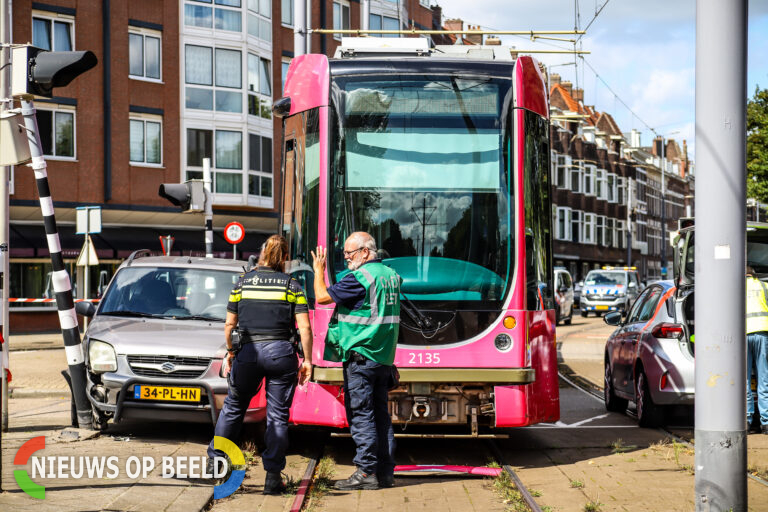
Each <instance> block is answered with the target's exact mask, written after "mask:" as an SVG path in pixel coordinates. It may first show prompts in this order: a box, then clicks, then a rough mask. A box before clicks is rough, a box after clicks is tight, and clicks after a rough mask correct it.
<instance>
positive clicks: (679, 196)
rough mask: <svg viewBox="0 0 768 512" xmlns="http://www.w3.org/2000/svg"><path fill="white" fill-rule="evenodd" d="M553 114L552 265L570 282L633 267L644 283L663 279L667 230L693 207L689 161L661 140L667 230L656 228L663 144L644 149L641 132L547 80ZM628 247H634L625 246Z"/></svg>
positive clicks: (554, 79) (569, 87)
mask: <svg viewBox="0 0 768 512" xmlns="http://www.w3.org/2000/svg"><path fill="white" fill-rule="evenodd" d="M549 81H550V84H551V91H550V102H551V106H550V108H551V111H552V114H553V119H552V124H551V141H552V199H553V203H554V204H553V213H552V219H553V224H554V226H553V233H554V242H553V245H554V247H553V255H554V264H555V265H557V266H563V267H565V268H567V269H568V270H569V271H570V273H571V274H572V275H573V277H574V279H575V280H580V279H583V278H584V276H585V275H586V273H587V272H588V271H589V270H590V269H593V268H599V267H601V266H603V265H627V264H628V263H631V265H633V266H636V267H637V268H638V270H639V272H640V276H641V279H644V280H646V279H648V280H650V279H660V278H661V277H662V269H661V254H662V251H663V249H664V247H663V244H666V246H667V247H666V257H667V260H666V261H667V267H668V268H671V267H672V250H671V248H670V247H669V240H668V233H669V232H672V231H675V230H676V229H677V219H679V218H680V217H683V216H684V215H685V214H686V206H690V207H692V204H693V201H692V193H693V184H694V183H693V173H692V169H693V168H692V164H691V163H690V162H689V161H688V158H687V149H686V146H685V142H683V149H682V150H681V149H680V147H679V145H678V144H677V143H676V142H675V141H674V140H667V141H666V145H665V147H666V151H665V154H664V157H665V163H666V173H665V179H666V192H665V198H666V201H665V206H666V219H665V220H666V224H667V227H666V229H662V224H661V167H662V158H661V155H662V152H661V144H662V141H661V139H657V140H655V141H654V144H653V146H652V147H642V146H641V143H640V134H639V132H637V131H635V130H632V131H631V132H630V133H629V134H626V135H625V134H624V133H622V131H621V130H620V129H619V127H618V125H617V124H616V121H615V120H614V119H613V117H612V116H611V115H610V114H608V113H605V112H597V111H596V110H595V109H594V107H590V106H588V105H584V103H583V98H584V92H583V90H581V89H574V88H573V86H572V84H571V83H570V82H561V80H560V77H559V75H556V74H552V75H550V77H549ZM630 246H631V249H628V247H630Z"/></svg>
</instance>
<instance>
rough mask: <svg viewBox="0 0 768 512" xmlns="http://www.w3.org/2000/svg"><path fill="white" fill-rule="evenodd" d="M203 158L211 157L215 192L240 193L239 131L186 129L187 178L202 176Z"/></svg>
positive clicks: (241, 162) (240, 146) (241, 184)
mask: <svg viewBox="0 0 768 512" xmlns="http://www.w3.org/2000/svg"><path fill="white" fill-rule="evenodd" d="M203 158H210V159H211V170H212V172H213V181H214V185H213V186H214V192H215V193H217V194H218V193H222V194H242V193H243V172H242V170H243V134H242V133H241V132H236V131H230V130H215V131H214V130H202V129H197V128H188V129H187V179H199V178H202V166H203ZM190 168H191V169H190ZM233 171H234V172H233Z"/></svg>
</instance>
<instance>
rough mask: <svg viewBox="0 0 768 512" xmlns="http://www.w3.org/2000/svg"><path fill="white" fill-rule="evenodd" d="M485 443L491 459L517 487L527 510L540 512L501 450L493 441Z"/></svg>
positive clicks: (488, 440)
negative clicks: (494, 460)
mask: <svg viewBox="0 0 768 512" xmlns="http://www.w3.org/2000/svg"><path fill="white" fill-rule="evenodd" d="M485 442H486V446H488V449H489V450H490V451H491V453H492V454H493V457H494V458H495V459H496V462H498V463H499V466H501V468H502V469H503V470H504V472H505V473H507V475H509V478H510V480H512V482H513V483H514V484H515V487H517V491H518V492H519V493H520V495H521V496H522V497H523V500H524V501H525V504H526V505H528V508H529V509H530V510H531V512H542V511H541V507H540V506H539V504H538V503H536V500H535V499H534V498H533V494H531V491H529V490H528V488H527V487H526V486H525V485H524V484H523V481H522V480H520V477H519V476H517V473H515V471H514V470H513V469H512V467H511V466H510V465H509V464H507V463H506V461H505V460H504V454H502V453H501V450H500V449H499V447H498V445H497V444H496V442H495V441H494V440H493V439H487V440H486V441H485Z"/></svg>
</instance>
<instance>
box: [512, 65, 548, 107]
mask: <svg viewBox="0 0 768 512" xmlns="http://www.w3.org/2000/svg"><path fill="white" fill-rule="evenodd" d="M515 81H516V82H517V83H516V85H517V102H516V104H515V106H516V107H522V108H524V109H527V110H530V111H532V112H536V113H537V114H539V115H540V116H544V117H546V118H547V119H549V108H548V103H549V100H548V99H547V88H546V86H545V84H544V76H543V75H542V74H541V70H540V69H539V63H538V62H536V60H535V59H533V58H532V57H518V58H517V62H516V63H515Z"/></svg>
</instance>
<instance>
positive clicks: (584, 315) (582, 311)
mask: <svg viewBox="0 0 768 512" xmlns="http://www.w3.org/2000/svg"><path fill="white" fill-rule="evenodd" d="M579 312H580V313H581V316H582V317H584V318H587V315H588V314H589V311H585V310H583V309H580V310H579Z"/></svg>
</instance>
